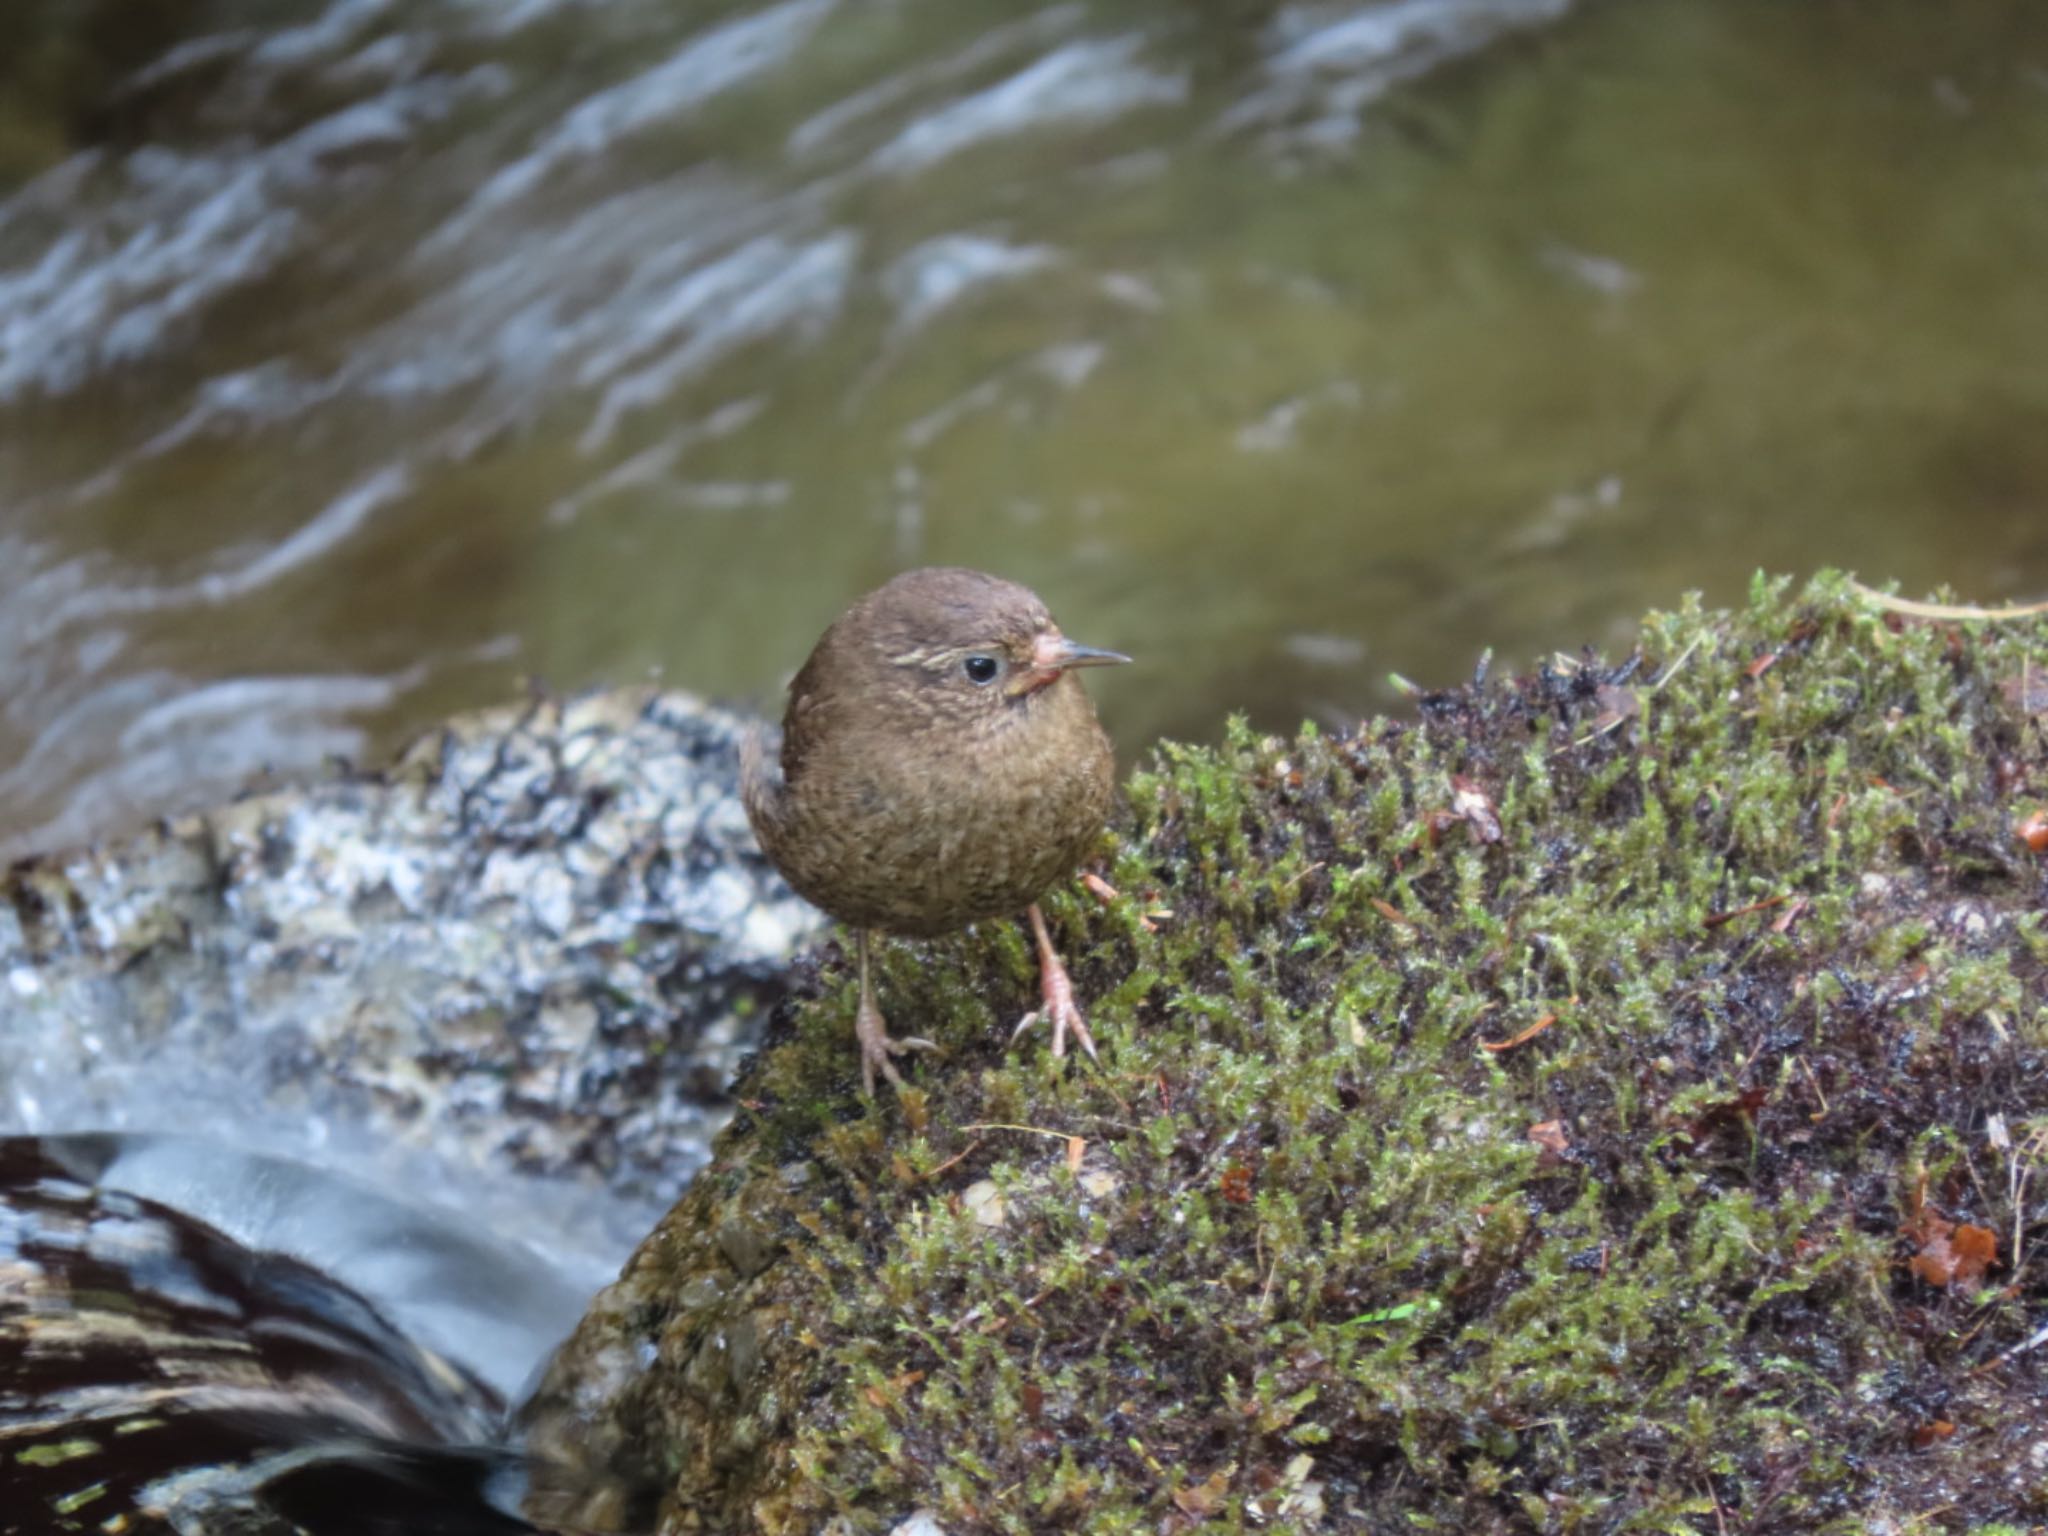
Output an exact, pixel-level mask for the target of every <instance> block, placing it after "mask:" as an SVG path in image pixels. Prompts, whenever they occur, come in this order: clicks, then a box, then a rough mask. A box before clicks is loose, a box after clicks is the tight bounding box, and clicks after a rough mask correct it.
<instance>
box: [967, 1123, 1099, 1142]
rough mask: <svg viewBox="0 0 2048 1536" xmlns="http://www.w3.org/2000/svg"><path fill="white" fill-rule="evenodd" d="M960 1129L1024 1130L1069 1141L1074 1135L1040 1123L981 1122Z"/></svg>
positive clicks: (1032, 1133) (1055, 1139)
mask: <svg viewBox="0 0 2048 1536" xmlns="http://www.w3.org/2000/svg"><path fill="white" fill-rule="evenodd" d="M960 1129H961V1130H963V1131H1025V1132H1028V1133H1029V1134H1031V1135H1033V1136H1050V1137H1051V1138H1052V1139H1053V1140H1054V1141H1071V1140H1073V1137H1074V1133H1073V1132H1072V1131H1049V1130H1047V1129H1046V1128H1045V1127H1044V1126H1042V1125H995V1124H983V1125H963V1126H961V1127H960Z"/></svg>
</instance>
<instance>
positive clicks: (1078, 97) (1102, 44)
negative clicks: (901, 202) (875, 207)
mask: <svg viewBox="0 0 2048 1536" xmlns="http://www.w3.org/2000/svg"><path fill="white" fill-rule="evenodd" d="M1144 49H1145V39H1144V38H1143V37H1142V36H1139V35H1137V34H1132V35H1130V36H1126V37H1117V38H1105V39H1099V40H1096V41H1093V42H1081V43H1069V44H1067V45H1066V46H1065V47H1064V48H1059V49H1056V50H1055V51H1053V52H1052V53H1049V54H1047V55H1046V56H1045V57H1044V58H1042V59H1040V60H1039V61H1038V62H1037V63H1035V64H1033V65H1031V66H1030V67H1029V68H1027V69H1024V70H1022V71H1020V72H1019V73H1017V74H1014V75H1012V76H1011V77H1010V78H1009V79H1007V80H1004V81H1002V82H1001V83H999V84H997V85H993V86H990V87H989V88H988V89H987V90H985V91H980V92H977V93H976V94H975V95H972V96H968V97H965V98H964V99H962V100H959V101H955V102H953V103H951V104H950V105H947V106H945V107H941V108H940V109H939V110H937V111H936V112H932V113H930V114H928V115H926V116H924V117H921V118H919V119H918V120H917V121H916V122H914V123H912V124H911V125H910V126H909V127H908V128H905V129H904V130H903V131H902V132H901V133H900V134H898V135H897V136H896V137H895V138H894V139H891V140H890V141H889V142H888V143H887V144H885V145H883V146H882V148H881V149H880V150H878V151H877V152H876V153H875V157H874V166H875V169H877V170H879V171H884V172H887V173H890V174H892V175H910V174H914V173H916V172H918V171H923V170H926V169H928V168H929V167H931V166H934V165H936V164H938V163H939V162H940V161H941V160H945V159H948V158H950V157H951V156H953V155H956V154H958V153H960V152H961V151H962V150H964V149H970V148H973V147H974V146H976V145H979V144H985V143H987V142H989V141H990V140H992V139H1002V138H1011V137H1014V136H1016V135H1017V134H1020V133H1025V132H1029V131H1030V130H1033V129H1038V128H1047V127H1052V126H1056V125H1069V126H1086V125H1088V124H1093V123H1101V122H1107V121H1109V120H1111V119H1113V118H1118V117H1122V116H1124V115H1125V114H1127V113H1130V112H1134V111H1137V110H1138V109H1139V108H1141V107H1165V106H1177V105H1179V104H1180V103H1181V102H1183V101H1185V100H1186V99H1187V95H1188V77H1187V75H1186V73H1185V72H1184V71H1180V70H1172V71H1168V70H1160V69H1151V68H1147V67H1146V66H1145V65H1143V64H1141V63H1139V62H1138V57H1139V55H1140V54H1141V53H1142V52H1143V51H1144Z"/></svg>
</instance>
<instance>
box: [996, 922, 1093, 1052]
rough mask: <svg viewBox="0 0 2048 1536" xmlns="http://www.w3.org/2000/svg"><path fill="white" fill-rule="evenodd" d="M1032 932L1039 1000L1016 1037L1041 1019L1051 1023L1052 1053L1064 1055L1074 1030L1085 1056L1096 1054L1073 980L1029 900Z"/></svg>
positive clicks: (1013, 1037) (1018, 1029) (1014, 1036)
mask: <svg viewBox="0 0 2048 1536" xmlns="http://www.w3.org/2000/svg"><path fill="white" fill-rule="evenodd" d="M1028 915H1029V917H1030V918H1031V934H1032V937H1033V938H1035V939H1037V940H1038V985H1039V997H1040V999H1041V1001H1040V1003H1039V1006H1038V1011H1037V1012H1036V1013H1031V1014H1026V1015H1025V1017H1024V1022H1023V1023H1021V1024H1019V1025H1018V1026H1017V1030H1016V1034H1014V1035H1012V1036H1011V1037H1010V1038H1011V1039H1013V1040H1014V1039H1015V1038H1016V1037H1017V1035H1021V1034H1023V1033H1024V1031H1025V1030H1027V1029H1029V1028H1030V1027H1031V1026H1032V1025H1033V1024H1035V1023H1037V1022H1038V1021H1039V1020H1040V1019H1048V1020H1050V1021H1051V1023H1052V1053H1053V1055H1055V1056H1064V1055H1066V1054H1067V1033H1068V1031H1070V1030H1071V1031H1072V1032H1073V1036H1074V1040H1075V1042H1076V1043H1077V1044H1078V1045H1079V1046H1080V1047H1081V1049H1082V1050H1084V1051H1086V1052H1087V1053H1088V1059H1089V1060H1090V1061H1093V1060H1095V1059H1096V1056H1095V1037H1094V1036H1093V1035H1091V1034H1089V1033H1088V1021H1087V1020H1086V1019H1084V1018H1082V1017H1081V1010H1080V1009H1079V1008H1077V1007H1075V1006H1074V983H1073V982H1072V980H1070V979H1069V978H1068V976H1067V968H1066V966H1065V965H1063V964H1062V963H1061V961H1060V955H1059V951H1058V950H1056V949H1054V948H1053V947H1052V935H1051V934H1049V933H1047V932H1046V931H1045V914H1044V913H1043V912H1041V911H1039V910H1038V903H1037V902H1035V901H1034V902H1033V903H1031V911H1030V913H1029V914H1028Z"/></svg>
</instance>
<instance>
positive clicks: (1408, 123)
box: [0, 0, 2048, 853]
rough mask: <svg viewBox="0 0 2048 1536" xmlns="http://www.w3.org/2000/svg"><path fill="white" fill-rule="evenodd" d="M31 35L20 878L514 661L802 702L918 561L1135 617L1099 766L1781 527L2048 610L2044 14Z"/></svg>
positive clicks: (59, 30)
mask: <svg viewBox="0 0 2048 1536" xmlns="http://www.w3.org/2000/svg"><path fill="white" fill-rule="evenodd" d="M117 15H118V16H122V17H127V18H129V19H130V20H131V21H132V22H133V23H134V24H133V25H129V26H126V27H116V26H113V25H112V24H111V22H110V20H109V18H112V17H115V16H117ZM95 18H97V20H96V19H95ZM0 42H5V43H6V44H7V45H8V46H6V47H4V48H0V100H4V102H5V105H4V106H0V662H4V665H5V676H6V686H5V689H4V692H0V852H7V853H13V852H20V851H24V850H27V849H32V848H38V847H48V846H53V845H56V844H59V843H63V842H68V841H75V840H81V839H85V838H89V837H93V836H97V835H100V834H102V833H104V832H107V831H109V830H115V829H118V828H119V827H121V826H123V825H125V824H127V823H129V822H130V821H132V820H134V819H135V818H137V817H140V816H143V815H146V814H150V813H153V812H157V811H161V810H165V809H169V808H173V807H176V806H179V805H183V804H190V803H196V802H198V801H202V800H205V799H208V798H212V797H214V796H217V795H218V794H220V793H222V792H223V791H225V790H227V789H229V788H231V787H233V786H234V785H235V784H237V783H238V782H240V781H241V780H242V779H244V778H245V777H246V776H248V775H249V774H251V773H252V772H254V771H256V770H258V769H260V768H263V767H265V766H269V767H274V768H276V769H278V770H280V771H282V772H285V773H296V772H305V771H310V770H312V769H314V768H315V767H317V765H318V764H319V763H320V762H321V761H322V759H324V758H326V757H328V756H330V755H358V756H359V755H363V754H366V753H373V752H375V751H377V750H380V749H381V748H383V747H384V746H386V745H388V744H390V743H391V742H392V741H394V740H395V739H396V738H397V737H399V736H402V735H403V734H405V733H407V732H409V731H411V730H413V729H416V728H418V727H421V726H423V725H426V724H428V723H431V722H432V721H433V720H435V719H437V718H439V717H441V716H443V715H445V714H446V713H448V712H450V711H451V710H453V709H455V708H458V707H461V706H464V705H467V704H471V703H477V702H482V701H485V700H490V699H495V698H498V697H500V696H502V695H503V694H504V693H505V691H506V690H507V689H508V688H509V687H511V686H513V683H514V680H515V678H517V677H518V676H519V675H521V674H531V675H536V676H539V677H542V678H544V679H546V680H547V681H548V682H550V683H552V684H554V685H557V686H572V685H583V684H588V683H596V682H603V681H626V680H632V679H637V678H639V677H641V676H644V675H645V674H646V673H647V672H648V671H649V670H650V669H660V670H662V671H663V672H664V673H665V674H666V676H667V677H668V678H670V679H671V680H673V681H675V682H678V683H681V684H685V685H688V686H692V687H695V688H698V689H701V690H704V691H707V692H710V693H712V694H715V695H721V696H726V697H737V698H751V699H754V700H757V701H760V702H764V703H765V702H769V701H771V700H772V698H773V695H774V692H775V690H776V689H777V688H778V686H779V684H780V682H781V681H782V679H783V678H784V677H785V676H786V675H787V674H788V672H789V671H790V669H792V668H793V667H794V665H795V664H796V662H797V661H799V660H800V659H801V657H802V654H803V652H804V650H805V648H806V647H807V646H808V644H809V642H810V640H811V638H812V637H813V636H814V635H815V633H816V631H817V630H818V628H819V627H820V626H821V625H822V624H823V623H824V622H825V621H826V620H827V619H828V618H829V617H830V616H831V615H832V614H833V613H834V612H835V611H836V610H837V609H838V607H839V606H840V605H841V604H842V603H843V602H844V600H845V599H846V598H847V597H848V596H850V595H851V594H852V593H854V592H856V591H858V590H860V589H861V588H863V587H865V586H867V585H870V584H872V583H873V582H875V581H877V580H879V579H881V578H882V577H884V576H886V575H887V574H888V573H889V572H890V571H891V570H893V569H894V568H896V567H898V566H900V565H903V564H908V563H918V562H928V561H947V562H963V563H972V564H976V565H981V566H987V567H991V568H994V569H997V570H1000V571H1003V572H1006V573H1008V574H1011V575H1014V576H1017V577H1019V578H1020V579H1023V580H1025V581H1028V582H1030V583H1032V584H1034V585H1036V586H1038V587H1039V588H1040V590H1041V591H1043V592H1044V593H1045V594H1046V596H1047V597H1048V599H1049V600H1050V601H1051V602H1052V604H1053V606H1054V609H1055V611H1056V612H1058V613H1060V614H1061V615H1062V617H1063V619H1064V620H1065V622H1066V624H1067V627H1068V628H1069V629H1070V631H1072V632H1073V633H1075V634H1076V635H1077V636H1079V637H1080V638H1082V639H1085V640H1087V641H1090V642H1092V643H1096V644H1102V645H1110V646H1115V647H1117V648H1119V649H1123V650H1127V651H1130V652H1132V653H1133V654H1135V655H1137V656H1138V657H1139V658H1140V659H1141V661H1142V663H1143V665H1142V666H1141V667H1137V668H1132V669H1129V671H1128V672H1127V673H1125V674H1120V675H1118V676H1115V677H1107V678H1103V679H1101V680H1099V692H1100V695H1101V696H1102V699H1103V702H1104V705H1105V713H1106V714H1107V715H1108V716H1109V718H1110V719H1111V722H1112V723H1113V725H1114V726H1115V727H1116V729H1117V732H1118V734H1119V736H1120V739H1121V740H1122V741H1123V743H1124V744H1125V746H1126V747H1127V748H1135V747H1137V746H1138V745H1139V744H1141V743H1142V742H1144V741H1145V740H1146V739H1148V738H1150V737H1152V736H1154V735H1156V734H1158V733H1161V732H1171V733H1176V734H1181V735H1191V736H1195V737H1203V736H1208V735H1212V734H1213V733H1214V732H1215V730H1216V728H1217V723H1218V721H1219V719H1220V716H1221V715H1222V713H1223V712H1224V711H1225V710H1229V709H1243V710H1248V711H1250V712H1251V713H1252V714H1253V715H1254V716H1255V717H1256V718H1258V719H1259V720H1260V721H1262V722H1265V723H1269V724H1272V725H1275V726H1285V725H1291V724H1292V723H1293V722H1295V721H1296V720H1297V719H1299V718H1300V717H1302V716H1304V715H1307V716H1312V717H1320V718H1324V719H1343V718H1345V717H1347V716H1349V715H1352V714H1354V713H1358V712H1363V711H1366V710H1370V709H1374V708H1380V707H1385V706H1386V705H1387V703H1388V702H1389V700H1388V689H1387V684H1386V682H1385V676H1386V674H1387V672H1388V671H1389V670H1394V669H1398V670H1399V671H1402V672H1404V673H1407V674H1409V675H1412V676H1415V677H1418V678H1423V679H1443V678H1447V677H1450V676H1453V675H1457V674H1462V673H1463V672H1464V671H1465V670H1466V669H1467V668H1468V667H1469V666H1470V664H1471V661H1472V659H1473V657H1474V656H1475V655H1476V653H1477V652H1478V651H1479V650H1480V649H1481V648H1482V647H1485V646H1494V647H1497V648H1499V649H1500V650H1501V651H1502V653H1503V657H1504V659H1511V660H1512V661H1514V662H1515V663H1517V664H1519V663H1521V662H1524V661H1526V660H1527V659H1528V658H1529V657H1530V656H1531V655H1533V654H1534V653H1536V652H1539V651H1542V650H1546V649H1549V648H1552V647H1555V646H1560V645H1572V644H1576V643H1578V642H1581V641H1592V642H1596V643H1599V642H1604V641H1609V640H1612V639H1614V638H1615V637H1616V636H1617V635H1618V634H1620V633H1622V631H1621V630H1620V629H1619V628H1618V626H1620V625H1623V624H1625V623H1626V621H1627V619H1628V618H1630V617H1631V616H1633V615H1634V614H1635V613H1637V612H1638V611H1639V610H1640V609H1641V608H1642V607H1644V606H1645V605H1648V604H1655V603H1669V602H1671V601H1674V600H1675V599H1676V597H1677V595H1678V594H1679V593H1680V592H1682V591H1684V590H1685V589H1688V588H1694V587H1703V588H1705V589H1706V590H1707V591H1708V592H1709V594H1710V596H1712V597H1714V598H1716V599H1719V600H1724V601H1725V600H1732V599H1734V598H1736V597H1738V596H1739V594H1740V590H1741V583H1742V581H1743V580H1744V578H1745V577H1746V575H1747V573H1748V572H1749V571H1750V570H1751V569H1753V568H1755V567H1757V566H1760V565H1761V566H1767V567H1771V568H1776V569H1793V570H1797V569H1804V568H1807V567H1810V566H1812V565H1814V564H1817V563H1822V562H1845V563H1849V564H1851V565H1853V566H1855V567H1857V568H1859V569H1860V570H1862V571H1863V572H1864V573H1865V574H1867V575H1869V576H1871V577H1874V578H1886V577H1897V578H1900V579H1901V580H1903V581H1904V582H1905V583H1906V584H1907V585H1908V586H1911V587H1924V586H1927V585H1931V584H1933V583H1935V582H1939V581H1947V582H1952V583H1954V584H1955V585H1957V586H1958V587H1959V588H1961V589H1963V590H1964V591H1965V592H1966V593H1968V594H1969V595H1970V596H1972V597H1975V598H1980V599H1987V600H1991V599H2002V598H2010V597H2012V596H2014V595H2016V594H2020V593H2023V592H2028V591H2033V590H2038V589H2039V588H2041V587H2042V586H2043V585H2044V584H2048V516H2044V505H2048V347H2044V346H2043V345H2042V339H2043V337H2048V284H2044V283H2043V281H2042V278H2041V274H2042V272H2043V271H2044V270H2048V8H2043V7H2040V6H2037V5H2030V4H2028V3H2026V0H1975V3H1972V4H1969V5H1963V6H1941V7H1936V6H1928V5H1925V4H1923V3H1920V0H1866V3H1859V4H1854V5H1850V4H1828V5H1799V6H1787V5H1783V4H1778V3H1773V0H1714V3H1708V0H1633V3H1629V4H1618V3H1604V4H1603V3H1597V0H1595V3H1587V4H1582V5H1579V6H1576V7H1572V6H1568V5H1567V3H1566V0H1382V3H1378V4H1360V3H1356V0H1352V3H1296V4H1271V3H1251V0H1233V3H1228V4H1220V3H1219V4H1207V5H1199V6H1192V5H1186V4H1180V3H1169V0H1156V3H1145V0H1096V3H1065V4H1053V5H1043V6H1035V7H1028V6H1019V5H1017V4H1015V3H1011V0H1003V3H995V0H859V3H855V0H777V3H769V4H761V3H756V4H750V5H708V4H697V5H688V6H684V5H676V4H673V3H670V0H604V3H598V0H402V3H401V0H328V3H324V4H323V3H319V0H214V3H206V0H156V3H153V4H151V5H149V6H146V7H139V8H133V9H132V10H128V9H123V8H120V7H110V6H108V5H103V4H102V5H68V6H67V5H61V4H54V3H47V0H29V3H27V4H26V5H25V6H23V7H21V8H18V9H13V10H12V12H11V15H10V18H9V19H8V20H6V21H5V22H4V23H0Z"/></svg>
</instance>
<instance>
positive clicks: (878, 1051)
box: [853, 928, 938, 1099]
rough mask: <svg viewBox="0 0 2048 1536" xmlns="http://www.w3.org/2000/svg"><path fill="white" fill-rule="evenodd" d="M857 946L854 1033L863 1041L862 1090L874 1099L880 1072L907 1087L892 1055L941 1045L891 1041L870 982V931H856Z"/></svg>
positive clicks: (916, 1040) (911, 1038)
mask: <svg viewBox="0 0 2048 1536" xmlns="http://www.w3.org/2000/svg"><path fill="white" fill-rule="evenodd" d="M854 946H855V948H856V949H857V950H858V951H859V953H860V1009H859V1011H858V1012H856V1013H855V1014H854V1016H853V1032H854V1034H855V1035H856V1036H857V1037H859V1040H860V1091H861V1092H862V1093H863V1094H865V1095H866V1096H867V1097H868V1098H871V1099H872V1098H873V1097H874V1096H875V1073H876V1072H877V1071H878V1070H879V1071H880V1072H881V1074H882V1076H884V1077H886V1078H887V1079H888V1080H889V1081H890V1082H891V1083H893V1084H894V1085H895V1086H896V1087H898V1088H901V1087H902V1086H903V1076H902V1074H901V1073H899V1072H898V1071H897V1070H896V1063H895V1062H893V1061H891V1060H890V1059H889V1058H890V1057H891V1056H901V1055H902V1054H903V1053H904V1052H906V1051H936V1050H937V1049H938V1046H937V1045H936V1044H935V1043H934V1042H932V1041H930V1040H923V1039H919V1038H918V1037H917V1036H915V1035H911V1036H908V1037H906V1038H905V1039H902V1040H893V1039H891V1038H890V1036H889V1025H888V1021H887V1020H885V1019H884V1018H883V1017H882V1010H881V1009H879V1008H877V1007H876V1006H875V987H874V983H873V982H872V981H870V980H869V979H868V931H867V929H865V928H860V929H856V930H855V931H854Z"/></svg>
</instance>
